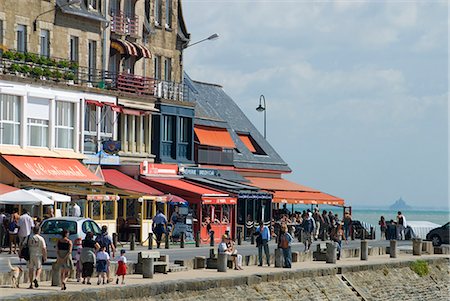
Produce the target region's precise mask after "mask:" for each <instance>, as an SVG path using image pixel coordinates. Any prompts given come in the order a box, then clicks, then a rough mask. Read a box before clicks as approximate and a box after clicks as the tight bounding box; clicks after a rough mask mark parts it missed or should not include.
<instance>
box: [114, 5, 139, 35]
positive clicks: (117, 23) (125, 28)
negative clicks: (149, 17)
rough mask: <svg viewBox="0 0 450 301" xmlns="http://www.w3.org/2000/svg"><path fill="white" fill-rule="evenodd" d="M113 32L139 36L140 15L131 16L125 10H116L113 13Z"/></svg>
mask: <svg viewBox="0 0 450 301" xmlns="http://www.w3.org/2000/svg"><path fill="white" fill-rule="evenodd" d="M111 32H112V33H115V34H118V35H129V36H131V37H138V36H139V18H138V16H134V17H129V16H126V15H125V14H124V13H123V12H120V11H118V12H114V13H113V14H112V15H111Z"/></svg>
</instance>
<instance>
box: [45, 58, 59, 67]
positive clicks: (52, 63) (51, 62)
mask: <svg viewBox="0 0 450 301" xmlns="http://www.w3.org/2000/svg"><path fill="white" fill-rule="evenodd" d="M56 65H57V64H56V61H55V60H54V59H50V58H48V59H47V66H50V67H56Z"/></svg>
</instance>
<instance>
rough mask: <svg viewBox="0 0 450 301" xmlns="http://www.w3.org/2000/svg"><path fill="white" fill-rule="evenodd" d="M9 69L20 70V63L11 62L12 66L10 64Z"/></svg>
mask: <svg viewBox="0 0 450 301" xmlns="http://www.w3.org/2000/svg"><path fill="white" fill-rule="evenodd" d="M9 70H10V71H12V72H20V71H21V68H20V65H19V64H11V66H9Z"/></svg>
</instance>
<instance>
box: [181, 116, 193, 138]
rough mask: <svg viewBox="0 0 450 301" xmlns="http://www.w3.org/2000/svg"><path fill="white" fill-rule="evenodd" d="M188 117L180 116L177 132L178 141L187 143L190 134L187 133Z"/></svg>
mask: <svg viewBox="0 0 450 301" xmlns="http://www.w3.org/2000/svg"><path fill="white" fill-rule="evenodd" d="M189 121H190V120H189V118H186V117H180V123H179V126H180V128H179V133H180V142H184V143H188V142H189V138H190V136H191V135H189V129H190V128H191V127H190V122H189Z"/></svg>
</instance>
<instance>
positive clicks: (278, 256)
mask: <svg viewBox="0 0 450 301" xmlns="http://www.w3.org/2000/svg"><path fill="white" fill-rule="evenodd" d="M275 267H276V268H282V267H283V250H282V249H281V248H276V249H275Z"/></svg>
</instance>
